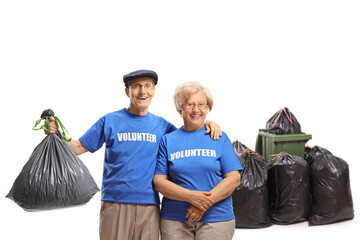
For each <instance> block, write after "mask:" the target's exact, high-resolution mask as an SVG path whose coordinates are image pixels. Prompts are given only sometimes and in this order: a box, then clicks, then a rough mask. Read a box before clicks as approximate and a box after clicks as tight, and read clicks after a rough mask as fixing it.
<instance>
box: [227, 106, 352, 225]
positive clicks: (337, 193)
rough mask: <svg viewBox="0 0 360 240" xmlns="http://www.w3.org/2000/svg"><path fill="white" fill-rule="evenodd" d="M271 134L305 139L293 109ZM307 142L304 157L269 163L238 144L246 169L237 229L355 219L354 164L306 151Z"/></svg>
mask: <svg viewBox="0 0 360 240" xmlns="http://www.w3.org/2000/svg"><path fill="white" fill-rule="evenodd" d="M265 131H267V132H269V133H271V134H274V135H285V134H303V133H302V132H301V126H300V123H299V122H298V121H297V119H296V118H295V116H294V115H293V114H292V113H291V112H290V110H289V109H288V108H283V109H280V110H279V111H278V112H276V113H275V114H274V115H273V116H272V117H271V118H270V119H269V120H268V121H267V123H266V129H265ZM294 136H295V135H294ZM289 141H293V140H289ZM305 142H306V141H303V140H302V141H301V142H300V141H299V143H301V144H299V147H301V149H300V151H299V156H298V155H295V154H289V153H287V152H276V153H274V154H272V155H270V156H269V160H268V159H266V158H264V157H263V156H261V154H259V153H257V152H254V151H252V150H250V149H249V148H248V147H246V146H245V145H244V144H242V143H240V142H239V141H235V142H233V148H234V150H235V152H236V153H237V156H238V158H239V161H240V162H241V164H242V166H243V168H244V170H243V171H242V172H241V181H240V185H239V186H238V187H237V188H236V189H235V191H234V192H233V194H232V198H233V205H234V213H235V220H236V227H237V228H261V227H268V226H271V225H272V224H282V225H287V224H293V223H297V222H303V221H308V224H309V226H316V225H324V224H330V223H335V222H339V221H344V220H350V219H353V218H354V207H353V201H352V194H351V187H350V175H349V166H348V164H347V163H346V161H344V160H343V159H341V158H339V157H336V156H334V155H333V154H332V153H331V152H330V151H328V150H326V149H325V148H322V147H319V146H314V147H312V148H310V147H306V148H305V146H302V145H305ZM286 144H287V143H286V142H285V143H284V145H286ZM258 145H259V144H258V139H257V144H256V146H258ZM260 145H261V144H260ZM295 146H296V145H295ZM284 148H285V146H284ZM260 150H261V149H260ZM302 151H304V153H302Z"/></svg>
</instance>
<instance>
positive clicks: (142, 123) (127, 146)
mask: <svg viewBox="0 0 360 240" xmlns="http://www.w3.org/2000/svg"><path fill="white" fill-rule="evenodd" d="M174 130H176V128H175V126H174V125H172V124H171V123H169V122H168V121H166V120H165V119H163V118H161V117H158V116H155V115H153V114H151V113H148V114H147V115H146V116H137V115H134V114H132V113H130V112H128V111H127V110H126V109H125V108H124V109H122V110H120V111H117V112H113V113H109V114H107V115H105V116H103V117H102V118H100V119H99V120H98V121H97V122H96V123H95V124H94V125H93V126H92V127H91V128H90V129H89V130H88V131H87V132H86V133H85V134H84V135H83V136H82V137H81V138H80V139H79V140H80V141H81V143H82V144H83V145H84V147H85V148H86V149H87V150H88V151H89V152H95V151H97V150H98V149H100V148H101V147H102V145H103V144H104V143H106V149H105V161H104V173H103V182H102V190H101V200H103V201H110V202H120V203H131V204H159V203H160V200H159V195H158V193H157V192H155V191H154V190H153V185H152V180H153V177H154V171H155V167H156V159H157V153H158V149H159V143H160V140H161V138H162V137H163V136H164V135H165V134H166V133H170V132H172V131H174Z"/></svg>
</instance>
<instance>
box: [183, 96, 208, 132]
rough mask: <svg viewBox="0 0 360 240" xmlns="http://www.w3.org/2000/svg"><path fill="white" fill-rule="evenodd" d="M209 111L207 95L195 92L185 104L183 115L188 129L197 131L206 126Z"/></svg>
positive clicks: (185, 127)
mask: <svg viewBox="0 0 360 240" xmlns="http://www.w3.org/2000/svg"><path fill="white" fill-rule="evenodd" d="M207 113H208V107H207V97H206V95H205V94H204V93H202V92H198V93H194V94H193V95H191V96H190V97H189V99H187V101H186V102H185V105H184V106H183V111H182V117H183V120H184V129H185V130H186V131H196V130H199V129H200V128H202V127H203V126H204V123H205V118H206V115H207Z"/></svg>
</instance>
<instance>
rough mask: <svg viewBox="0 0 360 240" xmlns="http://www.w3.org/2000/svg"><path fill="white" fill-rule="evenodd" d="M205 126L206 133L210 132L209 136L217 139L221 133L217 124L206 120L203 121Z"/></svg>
mask: <svg viewBox="0 0 360 240" xmlns="http://www.w3.org/2000/svg"><path fill="white" fill-rule="evenodd" d="M205 128H206V133H210V137H211V138H212V139H214V140H219V138H220V137H221V135H222V131H221V128H220V126H219V124H217V123H216V122H213V121H210V120H208V121H206V122H205Z"/></svg>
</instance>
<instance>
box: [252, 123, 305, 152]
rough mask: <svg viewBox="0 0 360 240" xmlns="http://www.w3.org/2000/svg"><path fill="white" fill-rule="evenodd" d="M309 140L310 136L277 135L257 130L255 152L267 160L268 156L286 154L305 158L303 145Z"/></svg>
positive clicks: (303, 134)
mask: <svg viewBox="0 0 360 240" xmlns="http://www.w3.org/2000/svg"><path fill="white" fill-rule="evenodd" d="M310 139H311V134H305V133H300V134H284V135H277V134H271V133H268V132H266V131H265V130H264V129H260V130H259V134H258V136H257V138H256V145H255V151H256V152H258V153H259V154H260V155H262V156H264V157H265V158H267V159H270V155H272V154H279V153H281V152H287V153H288V154H290V155H296V156H299V157H302V158H304V157H305V143H306V142H307V141H309V140H310Z"/></svg>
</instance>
